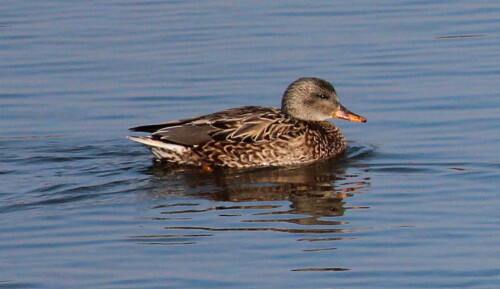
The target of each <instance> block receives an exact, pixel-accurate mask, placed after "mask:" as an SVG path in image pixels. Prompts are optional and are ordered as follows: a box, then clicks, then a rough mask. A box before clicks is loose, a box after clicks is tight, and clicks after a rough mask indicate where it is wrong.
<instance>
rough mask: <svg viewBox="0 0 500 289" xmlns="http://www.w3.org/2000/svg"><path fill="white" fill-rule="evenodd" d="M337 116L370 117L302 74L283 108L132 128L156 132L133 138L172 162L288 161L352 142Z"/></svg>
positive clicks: (328, 154) (317, 156) (240, 164)
mask: <svg viewBox="0 0 500 289" xmlns="http://www.w3.org/2000/svg"><path fill="white" fill-rule="evenodd" d="M331 117H336V118H341V119H347V120H350V121H354V122H365V121H366V119H365V118H363V117H361V116H358V115H356V114H354V113H351V112H350V111H348V110H347V109H346V108H344V107H343V106H342V105H340V103H339V101H338V99H337V94H336V92H335V89H334V88H333V86H332V85H331V84H330V83H329V82H327V81H325V80H322V79H319V78H300V79H298V80H296V81H295V82H293V83H292V84H290V86H288V88H287V89H286V91H285V93H284V95H283V100H282V106H281V110H280V109H277V108H274V107H261V106H245V107H240V108H233V109H228V110H224V111H221V112H216V113H213V114H209V115H204V116H199V117H194V118H189V119H183V120H178V121H172V122H167V123H163V124H157V125H146V126H139V127H134V128H131V130H133V131H142V132H150V133H153V134H152V135H151V136H147V137H137V136H133V137H129V138H130V139H131V140H133V141H137V142H140V143H143V144H145V145H147V146H148V147H150V149H151V151H152V152H153V154H154V155H155V157H156V158H157V159H159V160H166V161H168V162H173V163H178V164H184V165H195V166H202V167H204V168H207V169H209V170H211V169H210V167H212V166H224V167H236V168H244V167H255V166H283V165H290V164H299V163H307V162H311V161H316V160H322V159H328V158H332V157H334V156H336V155H338V154H340V153H342V152H343V151H344V150H345V149H346V147H347V144H346V141H345V138H344V136H343V134H342V132H341V131H340V129H338V128H337V127H336V126H335V125H333V124H332V123H330V122H328V121H326V120H327V119H328V118H331Z"/></svg>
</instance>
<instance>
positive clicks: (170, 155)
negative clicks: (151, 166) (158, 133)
mask: <svg viewBox="0 0 500 289" xmlns="http://www.w3.org/2000/svg"><path fill="white" fill-rule="evenodd" d="M127 138H128V139H129V140H133V141H135V142H138V143H142V144H144V145H146V146H148V147H149V148H150V149H151V152H152V153H153V154H154V155H155V157H156V158H158V159H164V160H168V161H173V162H180V163H184V162H185V159H183V158H185V156H186V155H188V154H189V152H190V149H189V148H187V147H185V146H182V145H177V144H173V143H168V142H164V141H161V140H157V139H153V138H151V137H150V136H127Z"/></svg>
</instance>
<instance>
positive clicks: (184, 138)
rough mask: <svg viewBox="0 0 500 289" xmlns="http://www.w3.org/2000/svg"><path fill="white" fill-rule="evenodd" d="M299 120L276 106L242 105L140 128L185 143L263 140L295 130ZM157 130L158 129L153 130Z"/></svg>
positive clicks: (157, 136) (167, 139)
mask: <svg viewBox="0 0 500 289" xmlns="http://www.w3.org/2000/svg"><path fill="white" fill-rule="evenodd" d="M296 125H297V124H296V122H295V121H293V120H291V119H290V118H289V117H287V116H286V115H284V114H283V113H282V112H281V111H279V110H277V109H274V108H262V107H243V108H237V109H231V110H227V111H223V112H219V113H215V114H211V115H206V116H202V117H197V118H192V119H187V120H181V121H175V122H169V123H164V124H160V125H151V126H143V127H138V128H139V129H140V131H148V132H153V137H155V138H157V139H160V140H163V141H166V142H172V143H177V144H182V145H201V144H204V143H207V142H210V141H219V142H225V141H229V142H246V143H260V142H268V141H273V140H275V139H277V138H280V137H281V136H282V135H284V134H289V133H295V131H296V129H297V127H296ZM154 129H157V130H154Z"/></svg>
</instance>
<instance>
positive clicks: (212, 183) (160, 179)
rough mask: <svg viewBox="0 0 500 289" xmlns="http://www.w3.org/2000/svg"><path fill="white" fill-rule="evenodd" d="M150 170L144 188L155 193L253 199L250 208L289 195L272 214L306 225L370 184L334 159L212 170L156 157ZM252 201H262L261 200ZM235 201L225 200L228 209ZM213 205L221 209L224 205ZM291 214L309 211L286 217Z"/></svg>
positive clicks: (337, 210) (336, 210)
mask: <svg viewBox="0 0 500 289" xmlns="http://www.w3.org/2000/svg"><path fill="white" fill-rule="evenodd" d="M360 172H363V170H361V171H360ZM150 173H152V174H154V175H155V176H156V178H154V179H153V182H154V184H155V185H154V187H156V189H155V190H152V191H150V192H149V193H148V194H149V196H150V197H153V198H155V199H162V198H167V199H168V198H171V197H172V196H173V195H183V196H190V197H194V198H202V199H209V200H214V201H218V202H228V201H229V202H233V203H247V202H251V203H252V205H251V207H252V208H253V209H265V210H269V209H272V208H269V203H268V202H269V201H289V202H290V208H288V209H286V210H284V211H282V210H281V209H279V208H276V209H272V213H271V214H272V215H283V216H286V220H285V219H276V220H281V221H286V222H293V223H301V224H304V225H305V224H324V223H325V221H320V220H318V218H321V217H326V216H330V217H333V216H341V215H343V214H344V210H345V209H344V204H345V202H344V198H346V197H349V196H351V195H353V194H356V193H360V192H364V191H365V189H366V188H367V187H368V186H369V185H370V181H369V178H367V177H366V175H364V174H362V175H359V174H356V173H352V172H351V173H349V174H346V170H345V163H344V162H338V161H334V160H327V161H321V162H315V163H313V164H306V165H300V166H287V167H275V168H263V169H244V170H241V169H227V168H225V169H223V168H221V169H216V170H215V171H214V173H212V174H206V173H203V172H202V171H200V170H199V169H196V168H189V167H182V166H181V167H178V168H177V169H176V168H175V167H172V166H170V165H168V164H164V163H157V164H155V165H153V166H152V167H151V168H150ZM255 202H265V205H262V204H259V203H255ZM238 206H239V205H238V204H234V205H229V207H228V209H237V208H238ZM248 206H249V205H248V204H245V205H242V207H241V209H252V208H249V207H248ZM262 206H263V207H262ZM279 207H281V206H279ZM212 209H214V208H211V209H210V210H212ZM215 209H217V210H221V211H223V210H225V209H226V207H217V208H215ZM291 215H309V216H310V217H305V216H301V217H300V218H290V216H291ZM327 222H332V223H334V221H327Z"/></svg>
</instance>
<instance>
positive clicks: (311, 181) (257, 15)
mask: <svg viewBox="0 0 500 289" xmlns="http://www.w3.org/2000/svg"><path fill="white" fill-rule="evenodd" d="M4 2H5V3H2V4H3V5H2V11H1V12H0V15H1V16H2V17H0V59H1V62H0V76H1V77H0V88H1V89H0V104H1V109H0V111H1V114H0V163H1V166H0V185H1V186H0V187H1V189H0V230H1V238H0V288H75V287H78V288H201V287H203V288H225V287H232V288H450V287H452V288H496V287H498V286H499V284H500V261H499V260H500V253H499V252H500V247H499V245H498V244H500V242H499V240H500V234H499V232H500V230H499V229H500V228H499V225H498V224H499V223H500V222H499V221H500V211H499V210H498V207H499V206H500V201H499V198H498V185H499V182H498V180H499V160H500V157H499V153H498V148H497V147H498V144H499V143H500V139H499V133H498V132H499V128H500V121H499V117H498V115H499V108H500V98H499V95H498V91H499V89H500V84H499V82H498V79H499V75H500V70H499V68H498V63H499V60H500V53H499V51H500V49H499V46H500V38H499V36H500V34H499V31H500V29H499V28H500V21H499V20H498V17H496V16H497V15H498V13H499V12H500V5H499V4H497V3H496V2H494V1H453V2H443V1H441V2H434V1H429V2H426V1H398V2H393V1H364V2H359V3H351V2H345V3H336V2H338V1H333V2H331V3H330V2H320V1H318V2H314V3H309V2H303V1H287V2H286V3H285V2H283V3H269V1H236V2H235V1H217V2H214V1H195V2H183V1H181V2H175V1H169V2H162V1H150V2H135V1H125V0H120V1H80V2H78V3H74V2H65V1H4ZM301 76H317V77H322V78H325V79H328V80H331V81H332V82H333V83H334V84H335V86H336V89H337V92H338V93H339V95H340V98H341V101H342V103H343V104H344V105H345V106H346V107H347V108H349V109H350V110H352V111H353V112H356V113H359V114H360V115H363V116H365V117H367V119H368V122H367V123H366V124H353V123H347V122H342V121H336V124H338V125H339V126H340V127H341V128H342V130H343V131H344V133H345V134H346V135H347V137H348V138H349V139H350V145H351V146H350V148H349V151H348V155H347V158H346V159H345V160H343V161H330V162H323V163H316V164H312V165H307V166H296V167H288V168H274V169H271V168H270V169H260V170H245V171H239V170H222V171H216V172H214V173H212V174H207V173H203V172H201V171H199V170H193V169H177V168H166V167H162V166H158V165H152V163H151V161H150V154H149V152H148V151H147V149H145V148H143V147H142V146H140V145H138V144H135V143H132V142H130V141H128V140H126V139H125V136H126V135H127V134H129V132H128V131H127V128H129V127H132V126H136V125H142V124H150V123H157V122H162V121H167V120H175V119H179V118H185V117H189V116H194V115H199V114H203V113H209V112H214V111H217V110H222V109H226V108H229V107H236V106H242V105H271V106H278V105H279V103H280V96H281V94H282V92H283V90H284V88H285V87H286V86H287V85H288V84H289V83H290V82H291V81H293V80H295V79H296V78H298V77H301Z"/></svg>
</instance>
